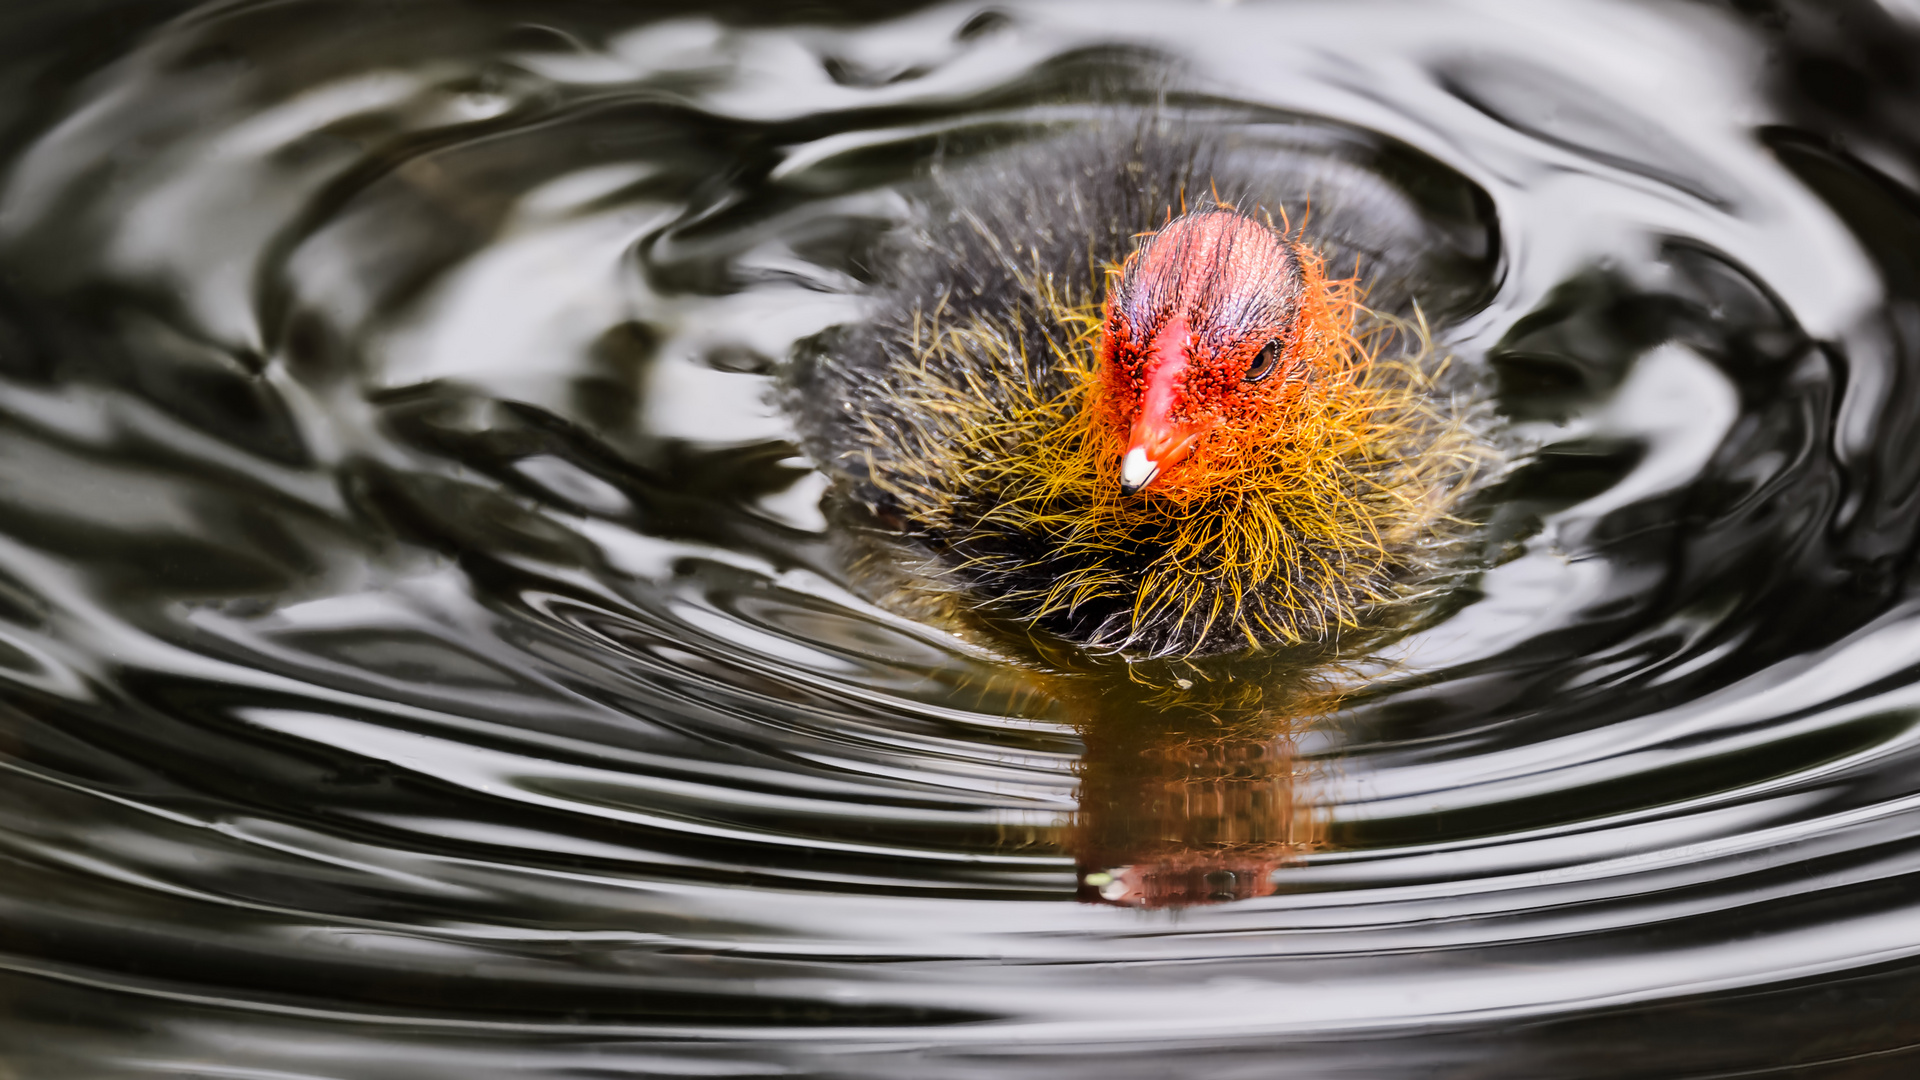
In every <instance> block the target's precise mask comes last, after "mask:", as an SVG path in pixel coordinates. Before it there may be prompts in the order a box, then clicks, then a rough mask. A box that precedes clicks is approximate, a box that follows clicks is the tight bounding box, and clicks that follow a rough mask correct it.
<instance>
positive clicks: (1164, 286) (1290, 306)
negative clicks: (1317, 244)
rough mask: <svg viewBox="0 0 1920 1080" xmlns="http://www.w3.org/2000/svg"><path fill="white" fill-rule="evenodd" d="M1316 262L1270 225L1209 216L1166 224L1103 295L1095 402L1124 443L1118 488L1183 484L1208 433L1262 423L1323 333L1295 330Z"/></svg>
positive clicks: (1166, 489)
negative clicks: (1259, 417)
mask: <svg viewBox="0 0 1920 1080" xmlns="http://www.w3.org/2000/svg"><path fill="white" fill-rule="evenodd" d="M1321 285H1322V279H1321V278H1320V276H1319V261H1318V259H1317V258H1316V257H1315V256H1314V255H1313V254H1312V252H1310V251H1308V250H1307V249H1305V248H1302V247H1300V246H1299V245H1296V244H1294V243H1291V242H1289V241H1287V240H1286V239H1284V238H1283V237H1281V236H1280V235H1278V234H1277V233H1276V232H1275V231H1274V230H1273V229H1272V228H1271V227H1269V226H1268V225H1266V224H1264V223H1262V222H1260V221H1257V220H1255V219H1253V218H1251V217H1248V216H1247V215H1245V214H1242V213H1239V212H1238V211H1234V210H1229V209H1211V210H1204V211H1200V212H1197V213H1192V214H1187V215H1185V216H1182V217H1179V218H1176V219H1174V220H1172V221H1170V222H1168V223H1167V224H1166V225H1165V226H1164V227H1162V228H1161V229H1160V230H1159V231H1158V232H1156V233H1154V234H1153V235H1152V236H1151V237H1149V238H1148V239H1147V240H1146V242H1145V243H1144V244H1142V245H1141V247H1140V248H1139V249H1138V250H1137V251H1135V252H1134V254H1133V255H1132V256H1131V257H1129V258H1128V259H1127V261H1126V263H1125V264H1124V265H1123V266H1122V268H1121V269H1120V272H1119V280H1118V282H1117V283H1116V284H1115V285H1114V287H1113V288H1112V289H1111V290H1110V291H1109V293H1108V296H1107V300H1106V304H1105V307H1104V310H1103V313H1102V314H1103V325H1102V336H1101V342H1100V348H1099V356H1100V371H1101V387H1100V389H1101V391H1102V392H1101V393H1099V394H1098V395H1097V401H1096V405H1095V407H1096V408H1098V409H1100V410H1102V412H1103V415H1104V419H1105V420H1106V421H1107V422H1108V424H1110V425H1111V426H1112V427H1113V428H1114V429H1115V431H1116V433H1117V434H1119V435H1120V436H1121V445H1122V446H1123V447H1124V448H1125V449H1124V450H1123V451H1122V460H1121V469H1120V483H1121V487H1122V490H1123V491H1126V492H1129V493H1131V492H1136V491H1140V490H1142V489H1147V488H1152V489H1154V490H1155V491H1156V492H1160V493H1170V492H1171V491H1172V490H1173V489H1176V488H1180V487H1183V486H1189V485H1187V484H1184V483H1183V480H1191V479H1193V478H1192V477H1183V475H1182V474H1183V472H1186V471H1190V470H1183V469H1182V468H1181V466H1182V465H1183V464H1184V463H1186V462H1187V461H1188V459H1189V458H1190V457H1191V456H1192V455H1193V452H1194V450H1195V449H1196V448H1197V447H1199V446H1200V445H1201V444H1202V443H1203V442H1204V441H1206V440H1208V439H1209V438H1215V439H1216V440H1217V439H1218V438H1220V437H1231V432H1233V431H1238V430H1252V429H1256V428H1260V427H1262V426H1263V425H1260V424H1256V423H1248V421H1249V420H1252V419H1254V417H1253V416H1251V415H1249V414H1251V413H1255V412H1257V411H1259V410H1263V409H1269V408H1272V407H1274V406H1276V405H1277V403H1278V402H1279V401H1280V400H1281V398H1283V397H1284V396H1285V394H1286V393H1288V392H1289V391H1288V387H1289V384H1290V383H1293V382H1294V381H1296V380H1297V378H1298V377H1299V376H1300V375H1301V374H1302V373H1303V370H1304V365H1306V364H1308V363H1310V362H1311V359H1312V358H1311V356H1309V355H1305V354H1306V353H1307V352H1308V351H1309V349H1310V347H1311V346H1312V345H1313V344H1314V343H1315V342H1317V341H1319V340H1320V339H1321V338H1322V337H1323V335H1319V334H1313V333H1302V326H1301V323H1302V319H1303V315H1305V316H1311V314H1312V312H1313V309H1315V308H1317V307H1319V306H1321V305H1316V304H1312V303H1305V304H1303V302H1302V301H1303V299H1310V297H1308V295H1307V294H1309V293H1312V292H1315V291H1316V287H1318V286H1321Z"/></svg>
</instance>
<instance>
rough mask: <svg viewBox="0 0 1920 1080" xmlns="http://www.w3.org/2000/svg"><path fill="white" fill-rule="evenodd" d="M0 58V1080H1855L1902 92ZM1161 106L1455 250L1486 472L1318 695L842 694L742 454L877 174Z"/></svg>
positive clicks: (1914, 849)
mask: <svg viewBox="0 0 1920 1080" xmlns="http://www.w3.org/2000/svg"><path fill="white" fill-rule="evenodd" d="M0 47H4V50H5V55H6V56H7V58H8V59H7V60H6V62H5V63H4V64H0V67H3V68H4V70H5V74H4V76H3V77H0V78H3V79H4V86H5V88H6V90H7V93H6V95H5V96H6V97H7V99H8V102H7V104H5V106H4V108H0V149H3V150H4V152H5V154H6V157H7V160H6V162H5V172H4V183H3V184H0V769H3V770H4V772H5V779H4V781H0V1077H4V1078H6V1080H29V1078H31V1080H39V1078H64V1077H88V1078H92V1077H101V1078H132V1077H179V1076H196V1077H221V1078H247V1080H254V1078H259V1080H266V1078H273V1080H293V1078H302V1080H304V1078H318V1077H326V1078H381V1080H387V1078H392V1080H402V1078H406V1080H412V1078H429V1080H437V1078H446V1080H455V1078H490V1077H515V1078H521V1077H524V1078H532V1077H541V1078H546V1077H554V1078H558V1077H578V1078H588V1077H594V1078H601V1077H625V1076H724V1077H761V1076H766V1077H772V1076H817V1077H861V1078H870V1077H871V1078H878V1077H887V1078H891V1077H915V1078H918V1077H929V1078H941V1077H986V1076H993V1077H1000V1076H1009V1077H1029V1076H1031V1077H1076V1078H1077V1077H1086V1078H1101V1080H1106V1078H1123V1077H1140V1078H1160V1077H1209V1078H1212V1077H1219V1078H1231V1077H1272V1076H1312V1077H1321V1076H1329V1077H1331V1076H1351V1077H1389V1076H1392V1077H1397V1076H1422V1077H1549V1076H1552V1077H1562V1076H1568V1077H1571V1076H1580V1077H1680V1076H1688V1077H1707V1076H1713V1077H1728V1076H1762V1075H1768V1076H1771V1075H1779V1076H1848V1077H1851V1076H1861V1077H1879V1076H1887V1077H1895V1076H1908V1075H1912V1074H1913V1070H1915V1069H1920V1050H1915V1049H1913V1048H1914V1047H1915V1046H1916V1045H1920V604H1916V590H1915V584H1916V582H1915V580H1914V574H1913V553H1914V551H1915V543H1916V530H1920V449H1917V448H1916V445H1915V439H1914V432H1915V430H1916V422H1917V421H1920V415H1916V414H1920V196H1917V195H1916V191H1917V190H1920V14H1913V13H1909V14H1898V13H1892V14H1890V13H1887V12H1883V11H1881V10H1879V9H1876V8H1872V7H1868V6H1866V5H1861V4H1854V3H1845V2H1834V3H1817V4H1814V3H1810V4H1808V5H1806V6H1803V7H1794V6H1790V5H1787V6H1780V5H1772V4H1768V3H1765V2H1740V3H1734V4H1728V5H1715V4H1708V3H1698V4H1690V3H1670V4H1663V5H1662V4H1647V3H1639V4H1636V3H1615V2H1599V0H1593V2H1555V3H1523V2H1514V3H1494V2H1491V0H1489V2H1480V3H1473V2H1464V0H1463V2H1437V0H1420V2H1413V0H1404V2H1399V3H1394V2H1378V3H1372V2H1368V3H1341V2H1332V0H1327V2H1320V3H1271V4H1261V3H1252V2H1249V3H1243V4H1238V5H1223V4H1196V5H1184V6H1181V5H1171V4H1116V3H1111V2H1105V0H1102V2H1088V3H1069V2H1063V3H1045V4H1034V5H1022V6H1017V7H1012V8H1008V9H1005V10H1001V9H991V10H988V9H982V8H979V7H976V6H972V5H958V6H940V5H935V6H927V7H922V8H917V9H912V10H907V9H895V8H891V7H889V8H886V9H885V10H883V11H881V10H876V11H874V12H870V13H863V12H861V11H859V10H850V9H843V10H832V11H829V10H820V9H812V8H796V7H794V6H792V5H787V4H766V5H750V4H745V3H736V4H727V5H722V6H719V7H704V6H688V7H686V8H685V9H674V8H666V7H662V8H661V10H659V11H658V12H651V11H650V10H649V8H648V7H647V6H645V5H639V4H632V5H621V4H610V3H585V2H574V3H554V2H532V0H529V2H525V3H512V2H505V0H498V2H485V3H482V2H477V0H475V2H468V3H452V2H448V3H439V2H430V0H421V2H414V3H401V4H393V3H374V2H371V0H369V2H362V3H349V2H318V0H313V2H309V0H284V2H271V3H269V2H251V3H216V4H211V5H208V6H206V7H204V8H201V9H198V10H193V11H186V10H184V9H182V8H174V7H168V6H165V5H161V4H140V3H119V4H114V3H105V4H102V3H94V4H35V3H23V4H19V5H16V6H15V7H14V8H13V9H11V11H10V12H9V13H8V14H5V15H0ZM1156 102H1158V103H1161V107H1164V108H1168V109H1178V110H1184V111H1186V112H1187V113H1190V114H1191V115H1194V116H1198V117H1201V118H1202V122H1205V123H1210V124H1216V125H1219V126H1220V127H1221V128H1222V129H1223V130H1226V129H1232V130H1234V131H1236V132H1238V133H1239V134H1240V135H1243V136H1245V137H1246V138H1248V139H1256V140H1261V139H1264V140H1266V141H1267V142H1268V143H1269V144H1286V143H1288V142H1289V141H1291V142H1292V143H1293V144H1298V145H1306V144H1308V143H1311V144H1313V145H1315V146H1319V147H1323V148H1324V147H1329V146H1331V147H1335V148H1336V149H1337V150H1338V151H1339V153H1340V154H1342V155H1344V159H1345V160H1348V161H1350V162H1354V163H1357V164H1358V165H1360V166H1361V167H1362V168H1364V169H1365V170H1370V171H1372V172H1374V173H1376V174H1378V175H1381V176H1386V177H1389V178H1390V179H1391V180H1392V182H1393V183H1394V184H1396V185H1399V187H1400V188H1401V189H1403V190H1405V191H1407V192H1410V193H1411V194H1410V196H1409V198H1410V200H1411V201H1410V203H1409V205H1410V206H1412V207H1413V208H1414V209H1413V211H1412V212H1416V213H1418V214H1423V215H1426V216H1428V217H1429V218H1431V219H1432V221H1434V222H1439V223H1441V224H1446V223H1448V222H1451V223H1453V225H1449V226H1448V227H1453V226H1458V230H1460V231H1459V235H1460V236H1462V237H1466V239H1462V240H1461V243H1462V244H1464V245H1467V247H1468V248H1471V243H1472V242H1478V243H1480V244H1481V246H1482V249H1483V250H1482V251H1481V261H1480V262H1479V263H1477V264H1475V265H1474V266H1473V267H1470V268H1466V269H1462V270H1461V274H1462V275H1463V277H1462V280H1460V281H1450V282H1436V283H1435V284H1436V287H1438V286H1442V285H1445V286H1459V287H1460V290H1456V291H1461V290H1464V294H1471V295H1473V296H1474V297H1475V299H1474V300H1473V302H1472V303H1470V304H1467V305H1465V306H1464V308H1463V310H1464V311H1465V312H1466V314H1465V315H1464V316H1463V318H1462V319H1461V321H1459V322H1458V323H1457V325H1455V326H1454V327H1453V328H1452V329H1451V330H1450V331H1449V333H1448V335H1447V339H1446V340H1447V343H1448V345H1449V347H1450V348H1451V350H1452V351H1453V352H1454V353H1455V354H1456V356H1458V357H1459V362H1460V363H1463V364H1467V365H1472V366H1474V367H1475V368H1476V369H1477V370H1478V371H1480V372H1481V373H1482V376H1483V380H1484V381H1485V383H1486V384H1487V385H1488V386H1489V387H1490V388H1491V393H1492V395H1493V400H1494V402H1495V408H1496V409H1497V411H1498V413H1499V416H1500V420H1499V427H1500V429H1501V432H1502V438H1504V439H1506V440H1507V441H1508V442H1509V443H1510V444H1511V445H1513V446H1515V447H1522V448H1526V447H1531V448H1533V449H1532V451H1531V452H1529V453H1526V454H1523V455H1521V456H1517V457H1516V458H1515V461H1514V463H1513V469H1512V471H1511V472H1510V473H1509V474H1508V475H1507V477H1506V479H1505V480H1504V481H1503V482H1502V483H1501V484H1499V485H1498V486H1497V487H1494V488H1492V489H1490V490H1489V491H1488V492H1487V493H1486V494H1485V497H1484V498H1483V500H1482V502H1481V504H1480V506H1479V508H1478V510H1477V512H1478V513H1479V514H1480V515H1481V516H1482V517H1483V518H1484V519H1485V520H1486V521H1487V523H1488V524H1487V525H1486V529H1485V532H1484V536H1485V547H1486V551H1485V553H1484V555H1483V556H1481V557H1479V561H1478V562H1474V563H1472V565H1470V566H1469V567H1467V569H1468V570H1469V571H1470V573H1468V575H1467V577H1466V579H1465V580H1464V581H1463V582H1462V583H1460V584H1459V585H1457V586H1456V587H1455V589H1454V590H1453V592H1452V593H1451V594H1449V596H1448V597H1447V598H1446V599H1445V600H1444V602H1443V603H1441V604H1440V605H1439V606H1438V607H1436V608H1434V609H1433V610H1432V611H1431V612H1430V614H1429V616H1428V617H1427V618H1426V619H1425V620H1424V621H1423V622H1422V623H1421V624H1420V625H1418V626H1417V627H1415V628H1413V629H1411V630H1410V631H1409V632H1407V633H1405V634H1402V635H1399V636H1398V637H1397V638H1393V639H1391V640H1386V641H1384V642H1381V643H1378V645H1377V647H1376V648H1374V649H1372V650H1371V651H1369V652H1368V653H1366V655H1364V656H1352V655H1348V656H1343V657H1341V658H1340V659H1341V662H1340V663H1339V664H1323V665H1321V666H1320V667H1319V668H1317V669H1315V668H1313V667H1312V665H1305V666H1303V665H1302V664H1300V663H1297V662H1292V661H1290V663H1293V666H1292V667H1290V668H1286V670H1282V668H1283V667H1284V665H1281V664H1279V662H1277V661H1272V662H1270V661H1264V660H1261V661H1247V662H1245V663H1242V664H1240V665H1239V666H1234V665H1226V666H1216V667H1212V668H1206V669H1204V670H1203V669H1198V668H1196V669H1192V670H1190V671H1187V672H1186V673H1185V674H1183V673H1182V669H1180V668H1179V667H1178V666H1177V665H1159V666H1150V667H1149V666H1143V667H1142V668H1141V669H1140V670H1138V671H1134V672H1128V671H1127V670H1126V668H1125V665H1123V664H1119V663H1117V662H1115V661H1111V660H1108V661H1101V660H1097V659H1094V658H1086V657H1076V656H1074V655H1071V654H1070V652H1067V651H1062V650H1057V649H1056V650H1051V651H1049V650H1046V649H1039V648H1037V647H1035V646H1031V645H1028V644H1024V643H1014V642H1008V643H1003V645H1004V647H999V646H996V645H995V644H994V643H993V642H991V641H983V640H980V639H978V638H977V637H968V638H960V637H956V636H954V635H953V634H952V633H951V632H949V630H948V629H947V628H946V627H944V626H943V625H942V624H939V623H937V622H932V623H929V622H920V621H915V620H914V619H911V618H907V617H904V616H903V615H902V614H900V613H899V611H898V609H888V608H884V607H883V606H880V605H877V604H876V603H874V602H872V598H871V597H870V596H868V595H866V594H865V593H863V592H862V591H861V589H860V588H859V587H858V585H857V582H855V581H854V580H853V579H852V578H850V577H849V575H848V572H847V568H846V567H847V564H846V551H845V548H846V543H845V539H846V538H845V537H844V536H843V535H842V534H841V531H840V530H839V529H838V527H837V526H833V525H830V524H829V521H828V518H827V517H826V516H824V515H823V513H822V511H821V509H820V502H821V495H822V493H823V491H824V488H825V483H824V481H823V480H822V479H821V477H820V476H819V474H817V473H816V472H814V471H813V470H812V467H811V466H810V464H809V463H808V462H807V461H806V460H805V459H804V458H802V457H800V456H799V455H798V453H797V451H796V450H795V447H794V444H793V442H792V440H791V435H792V427H791V424H790V422H789V421H788V420H787V419H786V418H785V417H783V416H782V415H780V413H779V412H778V411H777V410H776V409H775V408H774V407H773V406H772V405H771V404H770V400H771V397H770V389H771V387H772V384H773V378H774V374H773V373H774V371H775V370H776V368H777V365H778V364H779V363H780V362H781V361H782V360H783V359H784V358H786V357H787V356H789V355H790V354H791V353H792V351H793V350H794V349H795V347H796V344H797V343H800V342H803V341H805V340H806V339H808V338H810V337H812V336H813V335H816V334H818V333H820V332H821V331H823V330H825V329H826V328H828V327H830V326H832V325H834V324H836V323H840V322H844V321H846V320H848V319H851V318H856V317H858V315H859V313H860V310H861V308H860V301H859V299H858V297H857V292H858V289H859V287H860V285H861V283H862V280H863V276H864V275H866V274H868V273H869V272H870V268H869V267H868V264H866V263H865V262H863V261H862V258H861V253H862V252H863V251H865V250H867V249H868V248H869V247H870V246H871V245H872V243H873V241H874V238H875V237H876V236H878V235H880V234H882V233H883V232H884V231H885V230H886V229H887V228H888V227H889V225H890V224H892V223H895V222H898V221H901V220H902V219H903V218H904V217H906V216H907V215H908V214H909V213H910V204H909V201H908V199H907V197H906V196H905V195H903V192H910V191H911V190H912V188H913V185H914V184H915V183H917V182H918V180H917V178H919V177H921V176H923V175H924V173H925V171H926V169H927V168H929V167H930V165H931V164H932V163H933V162H935V161H936V160H939V161H943V162H944V161H947V160H949V159H951V160H965V159H968V158H969V157H970V156H971V155H977V154H981V153H986V152H990V150H991V148H993V147H995V146H998V145H1005V144H1007V143H1009V142H1018V141H1020V140H1022V139H1026V138H1031V137H1034V133H1035V132H1041V131H1056V130H1065V129H1069V128H1072V127H1074V126H1075V125H1084V124H1085V123H1087V122H1088V117H1089V116H1090V115H1093V114H1094V113H1097V112H1098V111H1099V110H1101V109H1107V110H1111V109H1113V108H1115V107H1121V106H1126V105H1127V104H1128V103H1132V104H1133V105H1137V106H1141V107H1146V106H1152V105H1154V104H1155V103H1156ZM1463 191H1464V192H1469V193H1474V192H1477V193H1479V194H1469V195H1465V196H1463V195H1461V192H1463ZM1476 230H1477V231H1476ZM1469 234H1471V235H1469ZM1473 236H1477V237H1479V238H1480V239H1479V240H1478V241H1472V237H1473ZM1476 275H1477V276H1476ZM1468 279H1471V280H1468ZM1469 286H1471V287H1470V288H1469ZM1476 289H1477V290H1478V291H1477V292H1476V291H1475V290H1476ZM1296 659H1297V658H1296Z"/></svg>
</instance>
